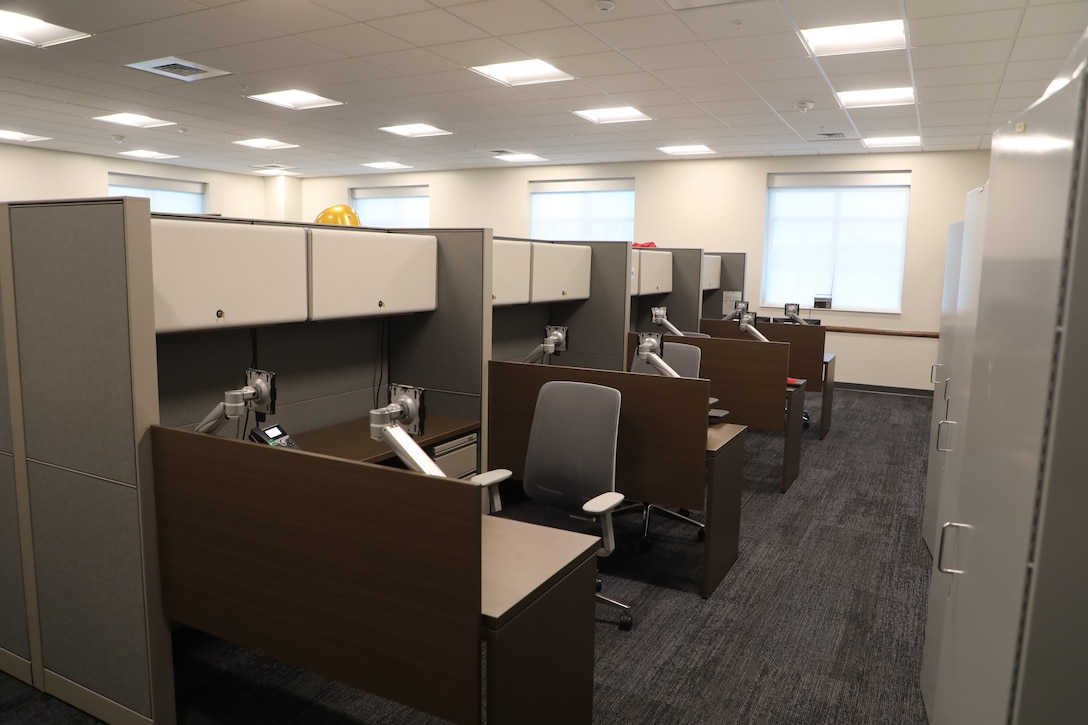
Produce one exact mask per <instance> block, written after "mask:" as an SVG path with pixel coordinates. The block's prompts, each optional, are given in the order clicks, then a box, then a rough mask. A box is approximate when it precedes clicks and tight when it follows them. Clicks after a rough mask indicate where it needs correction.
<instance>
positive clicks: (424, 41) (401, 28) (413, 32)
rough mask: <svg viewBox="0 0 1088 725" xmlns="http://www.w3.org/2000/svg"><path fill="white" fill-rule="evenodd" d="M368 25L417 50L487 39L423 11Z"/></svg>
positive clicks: (440, 13) (441, 14)
mask: <svg viewBox="0 0 1088 725" xmlns="http://www.w3.org/2000/svg"><path fill="white" fill-rule="evenodd" d="M369 24H370V25H372V26H373V27H375V28H378V29H379V30H382V31H384V32H386V33H389V34H390V35H393V36H396V37H398V38H400V39H401V40H406V41H408V42H409V43H412V44H413V45H417V46H425V45H440V44H442V43H453V42H457V41H459V40H472V39H473V38H483V37H486V36H487V35H488V33H487V32H486V31H484V30H481V29H480V28H477V27H476V26H475V25H472V24H471V23H466V22H465V21H464V20H461V19H460V18H458V17H457V16H456V15H453V14H452V13H449V12H447V11H445V10H425V11H424V12H421V13H410V14H408V15H396V16H393V17H389V18H381V19H379V20H371V21H369ZM413 140H418V139H413Z"/></svg>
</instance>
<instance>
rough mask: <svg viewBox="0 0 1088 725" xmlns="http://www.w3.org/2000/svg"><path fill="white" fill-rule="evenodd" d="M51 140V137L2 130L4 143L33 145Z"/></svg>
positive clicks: (0, 135) (0, 130) (1, 135)
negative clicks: (18, 142)
mask: <svg viewBox="0 0 1088 725" xmlns="http://www.w3.org/2000/svg"><path fill="white" fill-rule="evenodd" d="M50 138H51V137H49V136H31V135H30V134H29V133H21V132H19V131H5V130H3V129H0V140H4V141H23V142H24V143H32V142H34V141H49V140H50Z"/></svg>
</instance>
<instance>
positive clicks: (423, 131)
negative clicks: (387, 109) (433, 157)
mask: <svg viewBox="0 0 1088 725" xmlns="http://www.w3.org/2000/svg"><path fill="white" fill-rule="evenodd" d="M378 130H379V131H385V132H386V133H395V134H397V135H398V136H407V137H408V138H424V137H426V136H449V135H450V134H452V133H453V131H443V130H442V129H440V128H435V127H434V126H429V125H427V124H426V123H406V124H404V125H403V126H382V127H381V128H379V129H378Z"/></svg>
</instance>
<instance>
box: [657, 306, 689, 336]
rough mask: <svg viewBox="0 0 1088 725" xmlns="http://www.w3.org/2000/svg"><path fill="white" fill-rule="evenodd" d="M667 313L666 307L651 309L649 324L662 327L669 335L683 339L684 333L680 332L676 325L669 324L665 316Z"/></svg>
mask: <svg viewBox="0 0 1088 725" xmlns="http://www.w3.org/2000/svg"><path fill="white" fill-rule="evenodd" d="M667 311H668V308H667V307H651V308H650V322H652V323H653V324H655V325H662V326H663V327H664V328H665V329H666V330H668V331H669V334H672V335H676V336H677V337H684V333H682V332H680V330H679V328H677V327H676V325H674V324H672V323H671V322H669V318H668V317H667V316H666V313H667Z"/></svg>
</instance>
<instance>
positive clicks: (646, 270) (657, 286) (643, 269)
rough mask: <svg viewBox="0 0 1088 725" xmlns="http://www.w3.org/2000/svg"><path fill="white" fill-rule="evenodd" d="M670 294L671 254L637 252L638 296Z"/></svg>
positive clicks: (643, 250) (642, 250)
mask: <svg viewBox="0 0 1088 725" xmlns="http://www.w3.org/2000/svg"><path fill="white" fill-rule="evenodd" d="M663 292H672V252H662V251H657V250H650V249H641V250H639V268H638V294H640V295H653V294H660V293H663Z"/></svg>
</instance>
